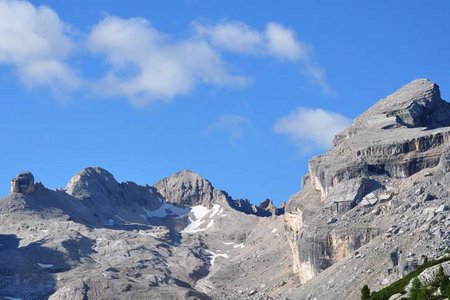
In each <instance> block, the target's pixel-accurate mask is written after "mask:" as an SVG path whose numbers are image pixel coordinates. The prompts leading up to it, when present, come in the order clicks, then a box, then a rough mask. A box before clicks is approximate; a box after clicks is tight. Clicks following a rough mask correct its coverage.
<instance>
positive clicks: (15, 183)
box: [11, 171, 34, 194]
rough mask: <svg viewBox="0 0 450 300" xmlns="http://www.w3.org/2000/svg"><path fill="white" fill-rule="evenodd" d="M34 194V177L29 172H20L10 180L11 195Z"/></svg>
mask: <svg viewBox="0 0 450 300" xmlns="http://www.w3.org/2000/svg"><path fill="white" fill-rule="evenodd" d="M33 192H34V176H33V174H31V172H28V171H27V172H22V173H19V174H17V176H16V177H14V178H13V179H11V193H22V194H30V193H33Z"/></svg>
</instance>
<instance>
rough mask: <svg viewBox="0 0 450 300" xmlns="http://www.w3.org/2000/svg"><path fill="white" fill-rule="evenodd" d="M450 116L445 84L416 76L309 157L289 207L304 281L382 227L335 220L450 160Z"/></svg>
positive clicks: (295, 252)
mask: <svg viewBox="0 0 450 300" xmlns="http://www.w3.org/2000/svg"><path fill="white" fill-rule="evenodd" d="M449 116H450V104H449V103H447V102H445V101H443V100H442V99H441V97H440V91H439V87H438V86H437V85H436V84H434V83H432V82H431V81H429V80H425V79H418V80H415V81H413V82H411V83H409V84H407V85H406V86H404V87H402V88H401V89H399V90H398V91H397V92H395V93H393V94H392V95H390V96H388V97H386V98H385V99H382V100H380V101H379V102H378V103H376V104H375V105H374V106H373V107H371V108H370V109H369V110H368V111H367V112H365V113H363V114H362V115H360V116H359V117H358V118H357V119H356V120H355V121H354V122H353V124H352V126H350V127H349V128H347V129H346V130H344V131H343V132H342V133H340V134H338V135H337V136H336V137H335V139H334V141H333V147H332V149H331V150H330V151H329V152H328V153H326V154H324V155H321V156H317V157H314V158H313V159H312V160H311V161H310V162H309V164H308V167H309V172H308V174H307V175H306V176H305V177H304V179H303V181H302V191H301V192H299V193H297V194H296V195H294V196H292V197H291V198H290V200H289V202H288V204H287V206H286V215H285V221H286V229H287V232H288V237H289V245H290V247H291V249H292V252H293V256H294V259H293V261H294V272H296V273H297V274H298V275H299V277H300V280H301V281H302V282H306V281H308V280H310V279H312V278H313V277H315V276H316V275H317V274H318V273H319V272H321V271H323V270H324V269H326V268H328V267H329V266H331V265H332V264H334V263H336V262H338V261H340V260H342V259H343V258H345V257H346V256H347V255H348V254H349V253H351V252H353V251H355V250H357V249H359V248H360V247H361V246H362V245H364V244H366V243H368V242H369V241H370V240H371V239H373V238H374V237H376V236H377V235H378V234H379V233H380V232H381V231H382V230H384V228H382V227H383V226H375V227H374V226H370V225H367V224H360V223H358V221H357V220H355V222H354V223H353V224H352V225H351V226H350V227H349V226H348V224H347V226H345V227H341V225H340V222H337V221H338V220H339V219H341V218H345V217H346V214H347V212H349V211H350V210H352V209H354V208H355V207H357V206H360V205H373V204H374V203H376V202H377V201H381V200H380V199H383V197H384V196H383V193H384V191H385V190H386V188H389V185H390V181H392V180H394V179H402V178H406V177H409V176H411V175H413V174H415V173H417V172H419V171H421V170H423V169H426V168H432V167H436V166H438V165H441V166H443V167H444V168H445V167H447V168H448V159H447V158H448V154H446V153H448V151H447V148H448V146H447V145H448V142H449V141H450V127H448V126H450V118H449Z"/></svg>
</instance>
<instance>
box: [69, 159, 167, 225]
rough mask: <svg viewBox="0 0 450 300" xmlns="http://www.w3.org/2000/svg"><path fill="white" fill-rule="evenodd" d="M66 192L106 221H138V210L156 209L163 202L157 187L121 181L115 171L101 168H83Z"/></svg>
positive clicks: (74, 177)
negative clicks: (110, 171) (116, 176)
mask: <svg viewBox="0 0 450 300" xmlns="http://www.w3.org/2000/svg"><path fill="white" fill-rule="evenodd" d="M66 193H67V194H69V195H71V196H72V197H75V198H77V199H79V200H80V201H82V202H83V204H84V205H85V206H87V207H89V208H91V209H92V211H95V212H96V215H97V216H99V218H100V219H102V220H103V221H106V220H109V219H112V220H114V219H115V218H119V219H120V218H125V219H127V220H135V219H136V216H137V215H138V214H136V213H135V212H136V211H142V210H143V208H145V209H147V210H156V209H158V208H159V207H160V206H161V203H162V199H161V196H160V195H159V194H158V192H157V191H156V189H155V188H153V187H150V186H148V185H146V186H140V185H137V184H136V183H134V182H129V181H127V182H122V183H119V182H117V180H116V179H115V178H114V176H113V175H112V174H111V173H109V172H108V171H106V170H104V169H102V168H98V167H96V168H92V167H90V168H86V169H83V170H82V171H80V172H79V173H78V174H76V175H75V176H73V177H72V178H71V179H70V181H69V183H68V184H67V186H66ZM140 221H142V220H140Z"/></svg>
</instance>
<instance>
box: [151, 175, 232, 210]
mask: <svg viewBox="0 0 450 300" xmlns="http://www.w3.org/2000/svg"><path fill="white" fill-rule="evenodd" d="M154 187H155V188H156V189H157V190H158V192H159V193H160V194H161V195H162V196H163V197H164V198H165V199H166V201H167V202H171V203H176V204H179V205H183V206H190V207H192V206H196V205H203V206H206V207H210V206H211V205H212V204H213V203H222V204H224V203H226V202H227V201H226V200H227V198H228V195H227V194H226V193H225V192H222V191H220V190H218V189H216V188H214V187H213V185H212V184H211V182H209V181H208V180H206V179H205V178H203V177H202V176H201V175H199V174H197V173H194V172H192V171H191V170H183V171H180V172H177V173H175V174H173V175H171V176H169V177H166V178H164V179H162V180H160V181H159V182H157V183H156V184H155V185H154Z"/></svg>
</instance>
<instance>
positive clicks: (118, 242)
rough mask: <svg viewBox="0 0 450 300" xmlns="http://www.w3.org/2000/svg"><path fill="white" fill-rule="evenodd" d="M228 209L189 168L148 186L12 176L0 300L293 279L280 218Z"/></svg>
mask: <svg viewBox="0 0 450 300" xmlns="http://www.w3.org/2000/svg"><path fill="white" fill-rule="evenodd" d="M247 202H248V201H247ZM233 203H235V200H233V199H231V197H229V196H228V194H226V193H225V192H223V191H220V190H218V189H216V188H214V187H213V186H212V185H211V183H210V182H209V181H207V180H206V179H204V178H202V177H201V176H200V175H198V174H195V173H193V172H191V171H183V172H180V173H177V174H174V175H173V176H170V177H168V178H166V179H164V180H162V181H160V182H159V183H157V184H156V185H155V186H154V187H152V186H149V185H145V186H140V185H137V184H135V183H132V182H122V183H119V182H117V180H116V179H115V178H114V176H113V175H112V174H111V173H109V172H108V171H106V170H104V169H102V168H99V167H95V168H91V167H90V168H86V169H84V170H82V171H80V172H79V173H78V174H76V175H75V176H74V177H72V178H71V179H70V181H69V182H68V184H67V186H66V187H65V188H63V189H59V190H49V189H47V188H45V187H44V185H43V184H42V183H34V176H33V175H32V174H31V173H30V172H24V173H21V174H18V175H17V176H16V177H15V178H13V180H12V181H11V194H10V195H8V196H7V197H6V198H5V199H3V200H1V201H0V275H1V278H3V279H4V280H1V281H0V298H1V297H4V298H5V299H11V298H14V299H16V298H17V299H19V298H20V299H211V298H213V299H217V298H226V297H231V296H230V295H233V297H234V296H236V297H237V298H241V297H243V296H245V295H247V294H250V293H253V294H252V295H256V294H257V293H260V294H261V293H264V294H267V295H274V296H276V295H278V294H280V293H281V292H279V291H278V290H279V288H277V285H279V283H280V282H283V284H282V285H281V286H280V288H283V286H285V285H286V282H287V281H288V280H291V281H293V280H292V279H289V278H287V277H288V275H289V274H288V272H287V270H288V269H289V264H290V255H289V252H288V250H287V249H286V248H285V247H284V246H283V245H284V244H285V243H286V240H285V237H284V235H283V234H282V232H283V225H284V224H283V219H282V217H277V215H276V214H274V215H271V213H270V212H269V211H268V214H267V216H268V217H261V216H258V215H256V214H254V213H253V212H249V213H248V214H247V213H243V212H241V211H239V210H235V209H234V208H233V207H232V206H230V205H229V204H233ZM248 203H249V202H248ZM249 205H250V204H249ZM267 207H268V205H267ZM267 207H265V208H264V209H267ZM261 210H262V208H261ZM237 273H238V274H239V275H237ZM272 274H276V275H272ZM285 278H286V279H285ZM252 290H254V291H252Z"/></svg>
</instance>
